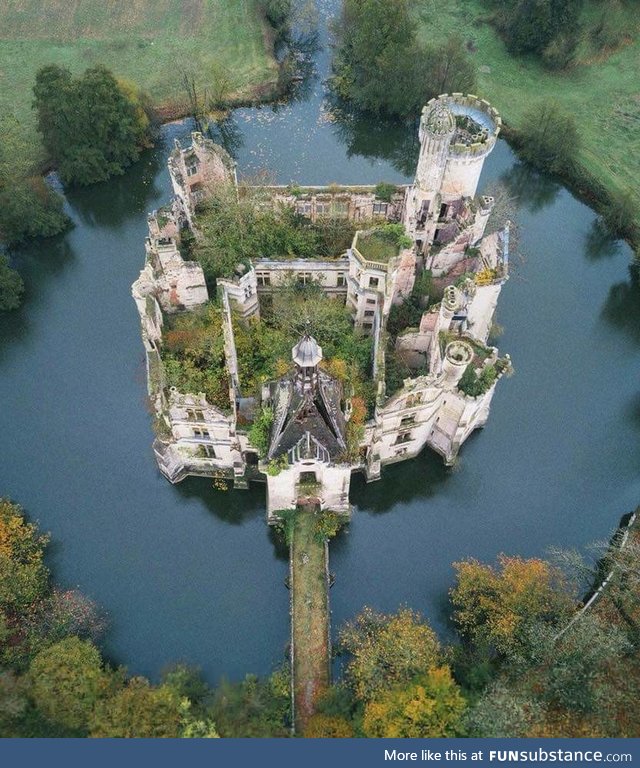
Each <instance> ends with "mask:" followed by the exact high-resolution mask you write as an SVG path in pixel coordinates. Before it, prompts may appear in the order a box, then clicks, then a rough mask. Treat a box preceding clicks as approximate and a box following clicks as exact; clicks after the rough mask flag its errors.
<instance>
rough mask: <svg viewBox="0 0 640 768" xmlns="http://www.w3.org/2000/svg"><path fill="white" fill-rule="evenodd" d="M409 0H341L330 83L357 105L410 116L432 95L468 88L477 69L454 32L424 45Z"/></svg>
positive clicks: (362, 107)
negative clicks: (442, 42)
mask: <svg viewBox="0 0 640 768" xmlns="http://www.w3.org/2000/svg"><path fill="white" fill-rule="evenodd" d="M416 30H417V25H416V22H415V20H414V18H413V17H412V14H411V3H410V2H409V0H345V2H344V4H343V10H342V18H341V20H340V23H339V25H336V36H337V42H338V45H337V50H336V56H335V59H334V73H335V76H334V87H335V90H336V92H337V93H338V95H339V96H341V97H342V98H344V99H347V100H349V101H350V102H352V103H353V105H354V106H355V107H357V108H358V109H362V110H366V111H370V112H376V113H382V112H386V113H389V114H393V115H400V116H412V115H416V114H418V113H419V110H420V108H421V107H422V105H423V104H425V103H426V102H427V101H428V100H429V99H430V98H432V97H433V96H437V95H439V94H440V93H443V92H446V91H449V92H453V91H456V92H458V91H469V90H472V89H473V87H474V85H475V79H476V78H475V68H474V66H473V64H472V63H471V61H470V60H469V57H468V56H467V54H466V52H465V49H464V45H463V42H462V40H461V39H459V38H458V37H455V36H454V37H451V38H450V39H449V40H448V41H446V42H445V43H444V44H438V45H436V44H432V45H428V46H423V45H421V44H420V43H419V42H418V39H417V35H416Z"/></svg>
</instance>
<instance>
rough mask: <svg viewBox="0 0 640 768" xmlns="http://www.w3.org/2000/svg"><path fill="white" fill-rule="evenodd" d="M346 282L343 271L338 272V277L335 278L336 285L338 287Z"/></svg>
mask: <svg viewBox="0 0 640 768" xmlns="http://www.w3.org/2000/svg"><path fill="white" fill-rule="evenodd" d="M346 284H347V277H346V275H345V273H344V272H338V278H337V280H336V285H337V286H338V288H340V287H341V286H343V285H346Z"/></svg>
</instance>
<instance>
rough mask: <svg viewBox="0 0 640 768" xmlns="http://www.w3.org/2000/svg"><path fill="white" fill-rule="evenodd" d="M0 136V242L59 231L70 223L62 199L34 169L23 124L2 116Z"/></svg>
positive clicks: (15, 241) (9, 243) (10, 243)
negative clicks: (0, 141)
mask: <svg viewBox="0 0 640 768" xmlns="http://www.w3.org/2000/svg"><path fill="white" fill-rule="evenodd" d="M0 135H1V136H2V143H1V144H0V242H4V243H5V244H7V245H12V244H14V243H18V242H21V241H22V240H24V239H26V238H28V237H49V236H51V235H55V234H57V233H58V232H61V231H62V230H64V229H65V228H66V227H67V226H68V225H69V219H68V218H67V217H66V216H65V214H64V212H63V210H62V198H61V197H60V195H58V194H56V193H55V192H54V191H53V190H52V189H51V188H50V187H49V186H48V184H47V183H46V182H45V181H44V179H43V178H42V177H41V176H40V175H39V174H38V173H37V172H36V171H35V170H34V165H33V163H34V159H33V157H32V155H31V147H30V146H29V145H28V143H27V142H26V141H25V138H24V130H23V128H22V126H21V125H20V123H19V122H18V121H17V120H16V119H15V118H14V117H12V116H10V115H9V116H7V115H5V116H3V117H2V118H0ZM1 301H2V300H1V299H0V303H1Z"/></svg>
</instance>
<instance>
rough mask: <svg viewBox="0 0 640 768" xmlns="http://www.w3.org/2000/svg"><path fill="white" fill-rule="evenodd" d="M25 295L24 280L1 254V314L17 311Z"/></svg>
mask: <svg viewBox="0 0 640 768" xmlns="http://www.w3.org/2000/svg"><path fill="white" fill-rule="evenodd" d="M23 293H24V283H23V282H22V278H21V277H20V275H19V274H18V272H16V270H15V269H12V268H11V267H10V266H9V259H8V258H7V257H6V256H5V255H4V254H3V253H0V312H2V311H7V310H11V309H17V308H18V307H19V306H20V302H21V301H22V294H23Z"/></svg>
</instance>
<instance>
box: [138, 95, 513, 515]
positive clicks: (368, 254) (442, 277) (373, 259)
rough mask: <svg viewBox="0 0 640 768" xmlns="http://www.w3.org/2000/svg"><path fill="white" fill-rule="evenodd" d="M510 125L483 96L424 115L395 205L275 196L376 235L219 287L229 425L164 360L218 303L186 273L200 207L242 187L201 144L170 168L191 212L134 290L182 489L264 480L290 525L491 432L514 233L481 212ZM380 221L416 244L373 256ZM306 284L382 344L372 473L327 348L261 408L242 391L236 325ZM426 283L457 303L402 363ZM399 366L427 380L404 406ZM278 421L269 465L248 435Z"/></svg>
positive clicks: (221, 158)
mask: <svg viewBox="0 0 640 768" xmlns="http://www.w3.org/2000/svg"><path fill="white" fill-rule="evenodd" d="M500 124H501V123H500V118H499V116H498V115H497V113H496V112H495V110H494V109H493V108H492V107H491V106H490V105H489V104H488V103H487V102H485V101H483V100H480V99H478V98H476V97H475V96H464V95H462V94H453V95H445V96H441V97H439V98H438V99H434V100H432V101H431V102H429V104H427V105H426V106H425V107H424V110H423V113H422V118H421V122H420V144H421V148H420V157H419V160H418V165H417V169H416V175H415V179H414V182H413V183H412V184H411V185H406V186H402V187H396V188H393V190H392V191H389V190H386V191H385V194H384V199H382V197H379V196H377V195H376V188H374V187H366V186H359V187H340V188H334V187H325V188H320V187H306V188H291V187H269V188H265V189H264V191H265V193H266V195H267V198H268V199H269V200H270V201H271V203H270V204H277V205H286V206H290V207H292V208H293V209H295V211H296V212H297V213H298V214H300V215H302V216H306V217H309V218H310V219H312V220H314V221H317V220H321V219H322V218H323V217H332V218H347V219H349V220H350V221H355V222H359V221H361V222H367V224H366V226H367V227H369V229H365V230H361V231H358V232H356V235H355V237H354V239H353V242H352V244H351V247H350V248H348V249H347V250H346V252H345V253H339V254H335V258H326V259H321V260H318V259H295V258H286V259H284V258H283V259H282V260H278V259H265V258H260V257H259V256H256V258H253V259H251V264H250V265H248V266H247V265H238V267H237V269H236V272H235V274H234V275H233V277H230V278H228V279H221V280H218V281H217V290H218V294H219V301H220V305H221V307H222V317H223V322H222V334H223V336H224V353H225V361H226V368H227V371H228V374H229V408H228V409H225V410H222V409H220V408H219V407H215V406H213V405H212V404H211V403H208V402H207V400H206V397H205V396H204V395H203V394H201V393H188V392H178V391H176V390H175V389H174V388H168V387H167V386H166V381H165V376H164V370H163V363H162V356H161V350H162V327H163V317H164V316H166V314H167V313H172V312H187V311H189V310H191V309H193V308H194V307H197V306H199V305H201V304H203V303H205V302H207V301H208V300H209V298H210V297H209V293H208V291H207V287H206V284H205V280H204V275H203V272H202V269H201V267H200V266H199V265H198V264H197V263H196V262H193V261H186V260H184V259H183V258H182V256H181V253H180V243H181V238H183V237H184V233H185V232H188V233H189V234H190V236H196V237H197V236H198V232H197V216H196V207H197V204H198V202H199V201H201V200H203V199H205V198H206V196H207V194H208V192H209V190H211V188H212V187H213V186H215V185H216V184H220V183H227V184H232V185H237V181H236V175H235V167H234V165H233V162H232V161H231V159H230V158H229V156H228V155H227V153H226V152H224V150H222V149H221V148H220V147H218V146H216V145H215V144H213V142H211V141H209V140H207V139H204V138H203V137H202V136H201V135H199V134H193V138H192V144H191V145H190V146H189V147H188V148H186V149H182V148H180V147H179V146H176V148H175V150H174V152H173V153H172V155H171V157H170V160H169V170H170V174H171V180H172V184H173V188H174V192H175V198H174V200H173V202H172V204H171V206H170V207H169V208H166V209H164V210H163V211H162V212H160V213H158V212H156V213H154V214H152V215H151V216H150V217H149V236H148V238H147V242H146V262H145V267H144V269H143V270H142V272H141V274H140V277H139V279H138V280H137V281H136V282H135V283H134V286H133V296H134V299H135V301H136V304H137V307H138V310H139V312H140V317H141V323H142V336H143V341H144V344H145V350H146V355H147V370H148V380H149V394H150V397H151V398H152V401H153V404H154V407H155V410H156V414H157V423H158V424H159V429H158V436H157V438H156V440H155V442H154V451H155V454H156V458H157V461H158V466H159V467H160V470H161V471H162V473H163V474H164V475H165V476H166V477H167V478H168V479H169V480H170V481H171V482H179V481H180V480H182V479H183V478H184V477H186V476H188V475H202V476H209V477H224V478H227V479H228V480H233V482H234V485H235V487H246V485H247V483H248V481H249V480H261V481H263V482H266V483H267V490H268V494H267V497H268V504H267V507H268V515H269V517H270V519H271V520H275V519H277V516H278V511H279V510H283V509H293V508H295V506H296V504H297V503H298V502H299V500H300V499H301V498H309V497H311V498H312V499H313V500H314V501H315V502H317V503H319V504H320V506H321V507H322V508H323V509H331V510H333V511H336V512H339V513H345V514H348V512H349V509H350V507H349V483H350V478H351V474H352V472H354V471H362V472H364V473H365V475H366V477H367V479H368V480H376V479H378V478H380V477H381V473H382V468H383V467H384V466H385V465H386V464H390V463H393V462H397V461H402V460H404V459H408V458H411V457H413V456H416V455H417V454H418V453H419V452H420V451H421V450H423V449H424V448H425V447H429V448H431V449H432V450H434V451H436V452H437V453H439V454H440V455H441V456H442V457H443V459H444V460H445V462H446V463H448V464H450V463H452V462H453V461H454V460H455V458H456V456H457V454H458V451H459V449H460V446H461V445H462V443H463V442H464V441H465V440H466V438H467V437H468V436H469V434H470V433H471V432H472V431H473V430H474V429H476V428H478V427H482V426H483V425H484V424H485V423H486V421H487V417H488V414H489V408H490V404H491V400H492V398H493V394H494V391H495V387H496V383H497V381H498V380H499V379H500V378H501V376H502V375H503V373H504V372H505V371H506V370H508V368H509V360H508V357H507V358H499V356H498V351H497V350H496V349H495V348H493V347H490V346H487V339H488V336H489V331H490V328H491V324H492V319H493V314H494V310H495V307H496V303H497V300H498V296H499V293H500V290H501V288H502V285H503V284H504V282H505V281H506V280H507V279H508V270H509V264H508V234H509V233H508V225H507V227H506V229H505V230H502V231H500V232H494V233H492V234H490V235H488V236H486V237H485V227H486V225H487V221H488V219H489V216H490V214H491V211H492V207H493V200H492V199H491V198H489V197H486V196H485V197H480V198H476V191H477V185H478V180H479V177H480V172H481V170H482V166H483V163H484V160H485V159H486V157H487V156H488V155H489V153H490V152H491V151H492V149H493V147H494V145H495V142H496V138H497V136H498V133H499V130H500ZM378 192H379V190H378ZM375 221H380V222H397V223H401V224H402V225H403V226H404V231H405V232H406V235H407V237H406V238H404V240H406V242H403V245H402V246H399V247H398V249H397V250H396V251H395V252H394V253H392V254H391V255H388V256H387V257H385V258H382V257H381V256H380V255H379V252H378V251H374V250H372V249H371V247H370V244H371V238H372V237H375V229H371V228H370V227H371V224H370V222H375ZM291 274H294V275H296V276H297V279H298V280H299V281H301V282H304V281H305V280H320V281H321V284H322V288H323V290H324V291H325V292H326V293H327V294H329V295H331V296H333V297H335V299H336V300H339V301H344V302H345V305H346V307H347V308H348V309H349V311H350V313H351V316H352V318H353V323H354V326H355V327H356V328H359V329H360V330H361V331H362V333H366V334H370V335H371V336H372V337H373V344H374V354H373V360H372V378H373V380H374V382H375V386H376V387H377V398H376V405H375V410H374V413H373V415H372V417H371V418H370V419H369V420H368V421H367V422H366V423H365V425H364V429H363V430H362V438H361V440H360V445H359V453H358V455H357V457H356V458H354V456H353V451H351V453H349V452H348V451H347V450H346V448H347V446H346V440H347V438H346V430H347V425H348V423H349V420H350V418H351V402H350V395H349V393H348V392H345V391H343V388H342V385H341V384H340V382H339V381H337V380H336V379H333V378H332V377H331V376H330V375H329V374H328V373H327V372H326V370H323V369H322V367H321V366H320V363H321V361H322V349H321V348H320V346H319V345H318V343H317V342H316V340H315V339H313V338H312V337H310V336H305V337H303V338H302V339H300V341H299V343H298V344H297V345H296V346H294V348H293V349H292V351H291V355H292V368H291V372H289V373H287V374H286V375H285V376H283V377H282V378H281V379H279V380H276V381H272V382H265V383H264V384H263V386H262V392H261V395H260V398H259V402H256V397H255V395H252V394H251V393H246V392H242V390H241V387H240V381H239V376H238V364H237V359H236V352H235V344H234V337H233V325H232V322H231V312H232V310H233V311H235V312H237V313H238V314H239V316H240V317H242V318H250V317H253V316H259V313H260V301H259V298H260V296H261V295H264V294H269V293H273V292H275V291H277V290H278V288H279V286H280V285H282V284H283V282H284V281H285V280H286V279H288V276H290V275H291ZM425 275H428V276H429V278H430V280H431V281H432V282H431V283H430V285H431V290H433V286H434V285H436V284H437V285H438V286H439V288H440V289H442V300H441V301H440V302H439V303H435V302H433V301H430V298H431V297H429V296H428V295H425V296H423V299H424V302H423V303H424V312H423V314H422V317H421V319H420V321H419V324H418V325H417V326H416V327H414V328H406V329H404V330H403V331H402V332H401V333H399V334H398V335H397V338H396V339H395V346H394V347H393V348H391V347H390V344H389V340H388V339H389V335H388V331H387V323H388V318H389V314H390V312H391V310H392V307H393V306H394V305H395V304H400V303H401V302H402V301H403V300H404V299H405V298H407V297H408V296H410V295H411V294H412V292H414V290H415V288H416V285H421V284H422V283H420V282H417V281H423V278H424V277H425ZM414 295H415V294H414ZM390 354H392V355H393V356H394V358H397V359H400V360H402V361H403V362H404V364H405V365H406V366H407V367H408V370H410V371H411V372H412V373H411V376H409V377H408V378H406V379H405V380H404V381H403V383H402V385H401V386H399V387H397V388H396V390H395V391H387V377H386V376H385V373H386V364H387V358H388V356H389V355H390ZM264 407H268V408H269V409H270V410H271V412H272V413H273V423H272V425H271V427H270V434H269V439H268V449H267V451H266V453H265V452H264V451H263V455H259V451H258V448H257V447H256V446H254V445H252V444H251V442H250V440H249V436H248V435H249V432H248V429H247V428H246V424H247V422H250V421H251V419H252V418H253V417H254V416H255V413H256V409H257V408H264ZM243 425H245V426H243Z"/></svg>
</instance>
